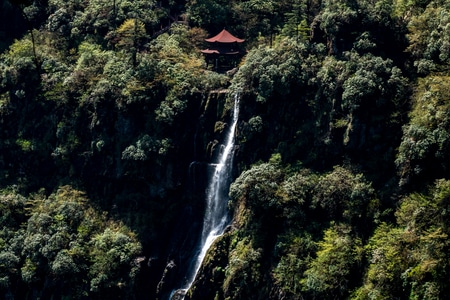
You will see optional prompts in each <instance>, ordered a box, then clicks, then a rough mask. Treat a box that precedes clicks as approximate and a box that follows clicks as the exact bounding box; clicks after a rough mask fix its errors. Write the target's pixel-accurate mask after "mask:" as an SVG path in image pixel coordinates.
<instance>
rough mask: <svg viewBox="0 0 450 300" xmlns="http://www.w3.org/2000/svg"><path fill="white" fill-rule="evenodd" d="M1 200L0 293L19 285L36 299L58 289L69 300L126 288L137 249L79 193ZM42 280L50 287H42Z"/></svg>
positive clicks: (10, 195)
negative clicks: (27, 286) (37, 295)
mask: <svg viewBox="0 0 450 300" xmlns="http://www.w3.org/2000/svg"><path fill="white" fill-rule="evenodd" d="M1 199H2V200H1V205H2V211H4V213H5V214H4V215H3V217H2V225H3V230H2V232H1V235H0V240H1V241H3V243H2V245H1V248H0V250H1V253H0V262H1V263H0V269H1V274H2V275H1V276H2V286H1V290H2V292H5V293H8V291H12V290H13V289H14V287H15V286H17V285H18V284H20V281H22V282H23V283H26V284H29V285H30V288H31V289H33V290H35V291H36V292H37V293H49V292H50V293H55V292H56V291H55V290H54V287H51V286H54V285H55V284H56V285H60V286H61V287H63V291H60V292H62V293H63V294H64V295H65V297H71V298H79V297H80V296H81V295H84V296H88V295H93V294H92V293H91V292H99V293H102V294H108V293H111V291H113V290H115V289H117V288H121V287H124V286H127V285H128V287H131V286H132V284H133V280H134V278H135V277H136V275H137V273H138V271H139V269H140V266H139V264H138V263H136V259H137V257H138V255H139V254H140V253H141V245H140V243H139V242H138V240H137V238H136V236H135V234H134V233H133V232H132V231H130V230H129V229H128V228H127V227H126V226H124V225H123V224H120V223H119V222H114V221H108V220H107V218H106V216H105V215H104V214H101V213H99V212H97V211H96V210H94V209H93V208H92V207H91V206H90V205H89V204H88V199H87V198H86V196H85V194H84V193H82V192H80V191H77V190H75V189H73V188H71V187H69V186H62V187H60V188H59V190H58V191H57V192H56V193H54V194H51V195H50V196H49V197H45V196H44V195H43V194H36V195H34V196H30V198H28V199H26V198H25V197H23V196H21V195H20V194H17V193H16V192H14V191H7V190H6V191H3V194H2V196H1ZM42 277H46V278H48V279H47V281H51V282H53V284H52V285H50V286H48V283H47V285H46V284H44V282H43V281H42ZM85 282H90V290H89V288H87V287H86V284H85ZM52 289H53V290H52ZM118 291H120V290H118ZM118 291H115V292H118ZM112 293H114V292H112Z"/></svg>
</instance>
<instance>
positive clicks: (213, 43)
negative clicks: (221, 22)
mask: <svg viewBox="0 0 450 300" xmlns="http://www.w3.org/2000/svg"><path fill="white" fill-rule="evenodd" d="M205 41H206V42H208V44H209V47H208V49H205V50H201V51H202V53H203V54H204V55H205V59H206V63H207V64H210V63H214V65H215V69H216V70H218V69H219V68H221V69H230V68H233V67H235V66H236V64H237V62H238V61H239V60H240V59H241V58H242V56H243V55H244V54H245V51H243V50H242V49H241V46H240V45H241V44H242V43H243V42H244V41H245V40H243V39H240V38H237V37H235V36H234V35H232V34H231V33H229V32H228V31H227V30H225V29H223V30H222V31H221V32H220V33H219V34H218V35H216V36H214V37H212V38H209V39H205Z"/></svg>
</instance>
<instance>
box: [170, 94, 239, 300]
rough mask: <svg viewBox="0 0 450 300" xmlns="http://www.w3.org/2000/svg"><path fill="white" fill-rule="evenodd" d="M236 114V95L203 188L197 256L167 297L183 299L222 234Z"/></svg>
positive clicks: (237, 114) (225, 215) (224, 224)
mask: <svg viewBox="0 0 450 300" xmlns="http://www.w3.org/2000/svg"><path fill="white" fill-rule="evenodd" d="M238 117H239V96H238V95H235V97H234V109H233V120H232V123H231V126H230V127H229V128H228V132H227V134H226V138H225V143H224V144H223V147H222V149H221V152H220V154H219V156H218V159H217V163H215V164H213V165H212V167H213V168H214V169H213V172H212V174H213V175H212V176H211V179H210V182H209V185H208V189H207V191H206V210H205V216H204V218H203V229H202V236H201V242H200V246H199V251H198V252H197V257H196V258H195V260H193V263H192V264H191V266H192V267H191V269H190V270H188V276H187V281H186V284H185V286H183V287H182V288H181V289H178V290H174V291H173V292H172V294H171V295H170V297H169V299H177V300H178V299H180V300H183V299H184V296H185V295H186V293H187V291H188V290H189V289H190V288H191V285H192V283H193V282H194V280H195V277H196V275H197V273H198V271H199V270H200V267H201V265H202V262H203V259H204V258H205V255H206V252H207V251H208V249H209V247H210V246H211V245H212V243H213V242H214V240H215V239H216V238H217V237H219V236H221V235H222V234H223V232H224V230H225V228H226V227H227V225H228V223H229V221H230V220H229V215H228V209H227V206H228V190H229V185H230V181H231V171H232V167H233V148H234V136H235V131H236V125H237V121H238Z"/></svg>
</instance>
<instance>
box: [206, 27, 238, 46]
mask: <svg viewBox="0 0 450 300" xmlns="http://www.w3.org/2000/svg"><path fill="white" fill-rule="evenodd" d="M205 41H207V42H209V43H214V42H217V43H242V42H244V41H245V40H243V39H240V38H237V37H235V36H234V35H232V34H231V33H229V32H228V31H226V30H225V29H224V30H222V31H221V32H220V33H219V34H218V35H216V36H214V37H212V38H209V39H205Z"/></svg>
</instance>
